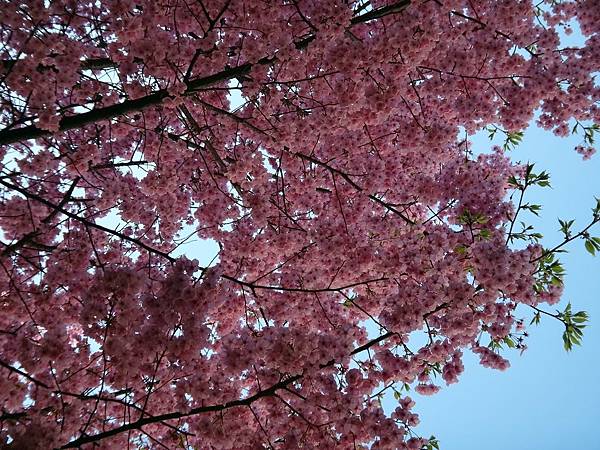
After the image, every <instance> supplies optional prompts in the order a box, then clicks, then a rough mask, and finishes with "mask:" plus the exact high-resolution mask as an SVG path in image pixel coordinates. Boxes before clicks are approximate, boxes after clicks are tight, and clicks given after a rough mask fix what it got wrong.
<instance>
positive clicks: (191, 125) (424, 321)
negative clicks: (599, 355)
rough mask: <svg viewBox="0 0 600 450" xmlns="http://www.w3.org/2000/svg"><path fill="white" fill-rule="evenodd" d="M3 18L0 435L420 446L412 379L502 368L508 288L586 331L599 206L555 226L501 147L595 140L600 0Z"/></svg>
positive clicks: (46, 444) (470, 0)
mask: <svg viewBox="0 0 600 450" xmlns="http://www.w3.org/2000/svg"><path fill="white" fill-rule="evenodd" d="M0 5H1V6H0V11H1V12H0V36H1V38H0V42H1V48H0V59H1V63H2V64H1V66H0V111H1V113H0V121H1V127H0V128H1V129H0V164H1V165H0V169H1V172H0V186H1V200H0V230H1V231H2V233H1V236H0V237H1V248H0V407H1V410H0V446H2V448H9V449H12V448H14V449H46V448H48V449H50V448H60V449H66V448H84V449H88V448H89V449H91V448H98V449H114V448H140V449H141V448H144V449H145V448H157V449H158V448H169V449H175V448H185V449H192V448H193V449H228V448H235V449H257V448H269V449H279V448H298V447H303V448H313V447H319V448H322V449H329V448H331V449H333V448H336V449H337V448H348V449H359V448H363V449H365V448H372V449H392V448H399V449H422V448H424V449H427V448H428V449H432V448H437V446H438V443H437V441H436V440H435V439H429V440H428V439H425V438H423V437H420V436H418V435H417V434H416V431H415V430H414V427H415V426H416V425H417V424H418V416H417V415H416V414H415V412H414V411H413V410H412V408H413V405H414V402H413V400H412V399H411V398H410V397H409V395H408V392H407V391H408V390H409V389H411V392H412V389H414V390H415V391H416V392H418V393H420V394H433V393H435V392H436V391H438V389H440V386H441V385H442V384H443V383H445V384H451V383H455V382H457V381H458V379H459V376H460V374H461V372H462V371H463V364H462V362H461V357H462V355H463V352H465V351H472V352H475V353H476V354H478V355H479V356H480V357H481V364H483V365H484V366H487V367H491V368H496V369H500V370H504V369H506V368H507V367H508V366H509V362H508V360H507V359H505V356H506V355H505V352H506V351H508V349H509V347H516V348H517V349H520V350H524V349H525V340H524V337H525V336H526V330H525V326H527V325H528V324H527V323H523V322H522V321H519V320H517V318H516V317H515V314H514V310H515V308H516V307H517V305H519V304H523V305H527V307H529V308H530V309H531V311H532V315H533V321H534V322H537V321H539V320H540V318H542V317H544V316H547V315H548V316H552V317H553V318H555V319H558V320H560V321H562V322H563V323H564V325H565V334H564V336H563V337H564V340H565V347H567V348H568V349H570V348H571V347H572V345H574V344H578V343H579V342H580V340H581V328H582V325H583V323H584V322H585V321H586V319H587V316H586V314H585V313H584V312H574V311H572V310H571V307H570V306H569V307H568V308H567V309H566V310H564V311H561V312H558V313H556V314H555V313H554V312H552V310H550V311H548V310H547V309H544V304H547V305H552V304H554V303H556V302H557V301H558V300H559V299H560V296H561V291H562V275H563V272H564V269H563V267H562V266H561V264H560V262H559V260H558V259H557V254H558V253H559V252H560V251H563V250H564V248H565V247H566V245H567V244H569V243H570V242H572V241H575V240H577V241H579V240H581V239H583V240H584V241H585V245H586V247H587V248H588V250H589V251H590V252H592V253H593V252H595V251H596V250H600V239H598V238H595V237H593V236H591V235H590V231H591V227H592V226H593V225H594V224H595V223H596V222H598V221H600V205H596V206H595V207H594V208H593V212H592V215H591V217H590V221H589V223H587V224H581V225H580V226H579V227H578V226H577V225H576V224H573V223H572V222H571V221H563V222H561V227H562V229H563V232H564V241H562V242H543V241H541V240H540V239H541V236H540V235H539V233H536V232H535V230H533V229H531V227H528V226H527V225H526V224H524V225H521V219H522V217H526V214H529V213H532V212H533V213H537V212H538V210H539V206H538V205H532V204H529V203H528V202H527V195H526V193H527V189H528V188H530V187H531V186H536V185H537V186H548V185H549V183H550V180H549V176H548V174H546V173H545V172H540V171H539V170H537V168H534V167H533V166H532V165H529V164H525V165H523V164H517V163H516V162H514V161H511V159H510V153H509V152H510V147H511V146H513V145H515V144H517V143H518V141H519V139H520V137H521V135H522V130H523V129H524V128H525V127H526V126H527V124H528V123H529V122H530V121H531V120H532V118H533V117H534V112H536V111H537V112H538V113H539V116H537V117H539V118H538V119H537V124H538V125H539V126H540V127H543V128H545V129H548V130H553V131H554V133H555V134H557V135H558V136H565V135H568V134H569V133H571V132H577V133H579V134H580V135H581V136H582V143H581V145H580V146H578V147H577V149H576V151H578V152H579V153H581V154H582V155H583V157H585V158H589V157H590V156H591V155H592V153H593V152H594V149H593V145H592V144H593V139H594V133H595V132H596V131H597V130H598V126H597V124H598V123H600V108H599V100H600V88H599V87H598V86H597V85H596V84H595V83H594V74H595V73H596V74H597V73H598V72H599V71H600V3H599V2H598V0H578V1H568V0H567V1H554V0H552V1H549V0H548V1H543V0H542V1H540V2H539V3H538V4H534V3H532V2H531V1H529V0H522V1H516V0H497V1H474V0H413V1H410V0H402V1H394V0H377V1H364V0H360V1H355V0H278V1H273V0H263V1H258V0H162V1H152V0H136V1H131V0H100V1H96V2H87V1H76V0H45V1H42V0H23V1H20V2H15V1H12V0H2V1H1V2H0ZM574 26H578V27H580V29H581V33H582V35H583V36H584V37H585V45H583V46H581V47H565V46H562V45H561V42H560V34H561V33H569V32H570V30H571V29H572V27H574ZM234 99H238V100H236V101H234ZM232 102H233V103H232ZM484 128H487V130H488V131H489V132H490V133H491V134H496V133H499V134H500V135H503V136H505V138H506V145H505V146H504V148H501V147H494V148H493V149H492V150H491V151H488V149H478V153H477V154H475V153H474V152H473V151H472V149H471V148H470V144H469V136H470V135H472V134H474V133H476V132H477V131H480V130H482V129H484ZM540 151H541V150H540ZM565 151H568V149H567V150H565ZM189 239H202V240H209V241H212V242H214V243H216V245H218V249H219V251H218V255H217V256H216V258H215V259H214V261H213V262H212V263H211V264H207V265H206V266H202V265H201V264H200V263H199V262H198V260H196V259H194V258H193V255H189V254H187V256H186V252H185V251H181V250H182V249H184V248H185V246H184V244H185V242H187V241H188V240H189ZM416 335H419V336H422V337H423V339H420V340H419V339H413V337H414V336H416ZM386 391H387V392H390V393H391V392H392V391H393V392H394V396H395V398H396V401H397V408H396V409H395V410H393V411H391V412H390V411H384V410H383V408H382V405H381V402H380V398H381V396H382V395H383V394H384V393H385V392H386Z"/></svg>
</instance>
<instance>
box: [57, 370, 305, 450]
mask: <svg viewBox="0 0 600 450" xmlns="http://www.w3.org/2000/svg"><path fill="white" fill-rule="evenodd" d="M300 378H302V375H294V376H292V377H289V378H286V379H284V380H282V381H280V382H279V383H276V384H274V385H272V386H271V387H269V388H268V389H264V390H262V391H258V392H257V393H256V394H254V395H251V396H250V397H247V398H245V399H241V400H233V401H231V402H227V403H223V404H220V405H210V406H202V407H199V408H194V409H191V410H190V411H187V412H178V411H177V412H171V413H167V414H161V415H159V416H153V417H145V418H143V419H140V420H137V421H135V422H131V423H128V424H126V425H123V426H120V427H117V428H113V429H112V430H108V431H105V432H102V433H98V434H94V435H92V436H82V437H80V438H79V439H75V440H73V441H71V442H69V443H67V444H65V445H63V446H62V447H60V449H67V448H77V447H79V446H81V445H84V444H89V443H91V442H98V441H100V440H102V439H106V438H108V437H111V436H115V435H117V434H121V433H123V432H125V431H130V430H141V428H142V427H143V426H144V425H149V424H152V423H157V422H162V421H164V420H173V419H180V418H182V417H188V416H193V415H197V414H202V413H207V412H216V411H224V410H226V409H230V408H235V407H237V406H250V405H251V404H252V403H254V402H255V401H257V400H259V399H261V398H264V397H269V396H272V395H274V394H275V393H276V392H277V391H278V390H280V389H284V388H285V387H286V386H288V385H290V384H292V383H294V382H296V381H298V380H299V379H300Z"/></svg>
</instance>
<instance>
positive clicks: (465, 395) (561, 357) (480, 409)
mask: <svg viewBox="0 0 600 450" xmlns="http://www.w3.org/2000/svg"><path fill="white" fill-rule="evenodd" d="M581 140H582V137H581V134H579V135H575V136H571V137H570V138H566V139H562V138H557V137H555V136H554V135H552V133H549V132H545V131H542V130H540V129H538V128H537V127H535V126H532V127H530V128H529V130H527V132H526V133H525V137H524V140H523V143H522V144H521V145H520V146H519V147H518V148H517V149H516V150H514V151H513V152H512V153H511V157H512V158H514V160H518V161H523V162H525V161H530V162H534V163H535V164H536V173H538V172H539V171H541V170H546V171H548V172H549V173H550V175H551V184H552V189H547V188H546V189H541V188H538V189H536V190H533V191H532V192H531V193H530V195H529V197H528V199H529V200H531V201H533V202H535V203H539V204H542V205H543V210H542V212H541V214H540V216H541V217H540V218H536V217H535V216H532V215H528V216H524V217H527V219H528V220H527V221H528V222H529V223H532V224H534V225H535V226H536V228H537V229H538V230H539V231H540V232H541V233H542V234H543V235H544V240H543V244H544V245H545V246H547V247H550V246H553V245H554V244H556V243H559V242H561V234H560V233H559V232H558V228H559V225H558V220H557V219H558V218H561V219H576V222H575V224H576V225H577V224H579V227H577V228H574V229H580V228H581V226H585V224H587V223H589V221H590V219H591V208H592V207H593V206H594V205H595V200H594V196H596V197H600V182H599V180H600V155H597V156H596V157H592V159H591V160H589V161H583V160H582V158H581V156H580V155H578V154H577V153H575V152H574V151H573V150H572V148H573V147H574V146H575V145H577V144H579V143H581ZM489 148H490V141H489V140H488V139H487V137H485V135H484V136H481V135H478V136H477V137H476V138H475V139H474V150H475V151H486V150H487V149H489ZM592 235H595V236H600V225H597V226H596V228H594V229H592ZM568 250H569V253H566V254H563V255H562V256H561V260H562V261H563V263H564V266H565V269H566V270H567V276H566V278H565V292H564V296H563V300H562V301H561V303H560V304H558V305H555V306H554V307H548V308H546V309H547V310H549V311H551V312H555V310H556V309H561V310H562V309H564V306H565V305H566V304H567V302H571V303H572V304H573V309H574V311H579V310H586V311H587V312H588V313H589V314H590V316H591V323H590V324H589V325H588V327H587V328H586V329H585V334H584V341H583V346H581V347H575V348H574V350H573V351H572V352H571V353H567V352H565V350H564V349H563V345H562V338H561V336H562V332H563V330H564V327H563V325H562V324H561V323H560V322H558V321H556V320H553V319H552V318H549V317H546V318H542V322H541V323H540V325H538V326H537V327H536V326H531V327H530V329H529V331H530V337H529V338H528V341H527V345H528V346H529V348H528V350H527V351H526V352H525V353H524V354H523V356H519V353H518V352H517V351H511V352H507V354H509V355H510V357H509V359H510V362H511V368H510V369H508V370H507V371H505V372H499V371H496V370H491V369H486V368H484V367H482V366H480V365H479V364H478V360H477V358H476V357H474V356H473V355H472V354H471V353H470V352H468V351H467V352H465V360H464V364H465V373H464V374H463V375H462V377H461V378H460V381H459V383H457V384H454V385H452V386H448V387H444V389H442V390H441V391H440V392H439V393H438V394H437V395H434V396H432V397H424V396H420V395H419V394H416V393H414V392H412V393H411V395H412V397H413V399H414V400H415V401H416V406H415V412H417V413H419V414H420V417H421V424H420V425H419V427H418V429H417V431H419V432H420V433H421V434H422V435H424V436H426V437H427V436H429V435H431V434H434V435H435V436H436V437H437V438H438V439H439V441H440V444H441V448H442V449H443V450H471V449H473V450H475V449H477V450H480V449H485V450H508V449H509V450H565V449H576V448H581V449H586V450H595V449H600V437H598V436H597V434H596V433H597V432H596V427H597V426H598V425H597V424H598V423H600V383H598V382H597V381H594V380H597V374H596V373H597V371H598V369H599V368H600V361H599V356H600V354H599V351H598V344H600V323H599V322H598V320H600V303H599V301H598V282H599V281H600V277H599V276H598V275H599V274H600V258H599V257H596V258H593V257H592V256H591V255H590V254H588V253H587V252H586V250H585V249H584V246H583V241H581V240H577V241H575V242H572V243H571V245H570V246H569V247H568ZM517 316H518V317H523V318H525V319H526V321H527V323H529V321H530V320H531V317H532V314H531V310H528V308H522V309H518V310H517Z"/></svg>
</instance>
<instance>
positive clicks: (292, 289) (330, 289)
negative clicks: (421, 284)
mask: <svg viewBox="0 0 600 450" xmlns="http://www.w3.org/2000/svg"><path fill="white" fill-rule="evenodd" d="M222 278H225V279H226V280H229V281H233V282H234V283H237V284H239V285H241V286H246V287H248V288H250V289H267V290H272V291H286V292H305V293H315V292H316V293H319V292H340V291H343V290H345V289H350V288H353V287H356V286H362V285H365V284H369V283H377V282H380V281H386V280H387V278H383V277H382V278H375V279H372V280H365V281H357V282H355V283H351V284H347V285H345V286H339V287H327V288H313V289H311V288H300V287H297V288H296V287H285V286H266V285H260V284H254V283H250V282H248V281H243V280H239V279H237V278H233V277H231V276H229V275H223V276H222Z"/></svg>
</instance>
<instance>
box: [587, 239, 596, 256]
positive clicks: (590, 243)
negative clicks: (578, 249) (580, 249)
mask: <svg viewBox="0 0 600 450" xmlns="http://www.w3.org/2000/svg"><path fill="white" fill-rule="evenodd" d="M585 249H586V250H587V251H588V252H589V253H591V255H592V256H596V247H595V245H594V244H593V241H591V240H589V239H588V240H587V241H585Z"/></svg>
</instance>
